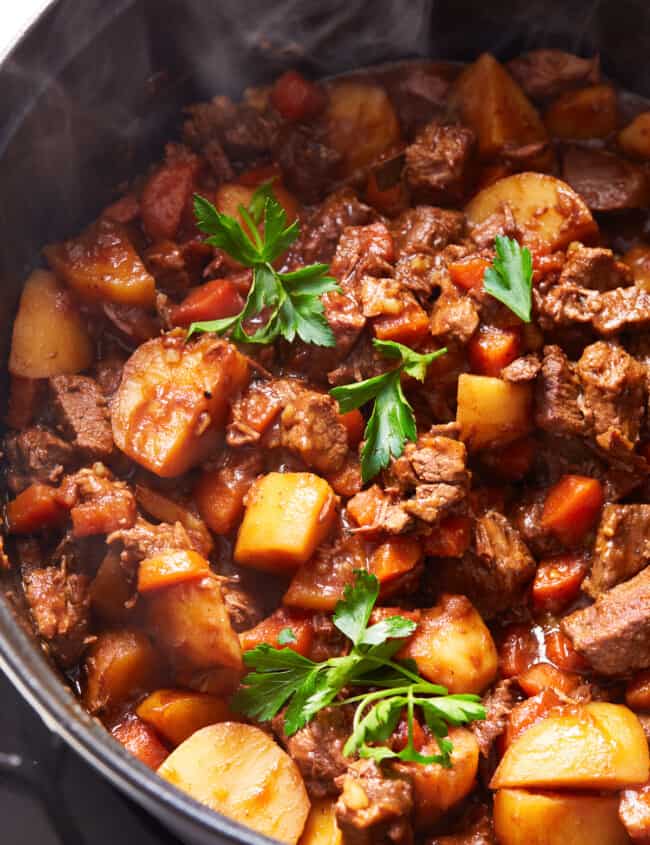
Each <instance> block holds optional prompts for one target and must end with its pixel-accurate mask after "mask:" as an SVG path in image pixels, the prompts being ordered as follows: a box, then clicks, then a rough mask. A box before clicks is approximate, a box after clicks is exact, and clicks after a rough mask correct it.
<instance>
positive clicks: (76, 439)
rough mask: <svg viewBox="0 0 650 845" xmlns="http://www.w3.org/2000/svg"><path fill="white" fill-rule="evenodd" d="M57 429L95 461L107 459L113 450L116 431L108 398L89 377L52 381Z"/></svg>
mask: <svg viewBox="0 0 650 845" xmlns="http://www.w3.org/2000/svg"><path fill="white" fill-rule="evenodd" d="M50 390H51V392H52V403H53V409H54V413H55V415H56V421H57V427H58V428H59V429H60V430H61V432H62V433H63V436H64V437H66V438H67V439H68V440H72V441H73V443H74V445H75V446H76V447H77V448H79V449H81V450H82V451H83V452H84V455H85V456H86V457H88V458H90V459H93V460H106V459H107V458H109V457H110V455H111V452H112V451H113V432H112V429H111V423H110V417H109V413H108V408H107V406H106V399H105V397H104V394H103V393H102V391H101V389H100V387H99V385H98V384H97V382H96V381H95V380H94V379H91V378H89V377H88V376H55V377H54V378H51V379H50Z"/></svg>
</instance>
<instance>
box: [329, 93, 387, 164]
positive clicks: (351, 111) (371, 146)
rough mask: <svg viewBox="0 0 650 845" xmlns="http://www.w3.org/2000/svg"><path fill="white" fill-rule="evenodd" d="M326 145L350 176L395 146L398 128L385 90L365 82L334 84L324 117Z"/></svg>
mask: <svg viewBox="0 0 650 845" xmlns="http://www.w3.org/2000/svg"><path fill="white" fill-rule="evenodd" d="M325 120H326V122H327V125H328V127H329V129H328V142H329V144H330V145H331V146H332V147H334V149H335V150H337V151H338V152H339V153H340V154H341V155H342V156H343V171H344V173H345V174H350V173H352V172H353V171H354V170H356V169H357V168H359V167H363V166H364V165H367V164H370V163H371V162H373V161H374V160H375V159H377V158H379V156H380V155H381V154H382V153H383V152H385V151H386V150H388V149H389V148H390V147H392V146H393V145H394V144H396V143H398V141H399V140H400V128H399V122H398V120H397V115H396V114H395V109H394V108H393V106H392V105H391V102H390V100H389V99H388V95H387V94H386V91H385V90H384V89H383V88H382V87H381V86H379V85H373V84H371V83H367V82H351V81H342V82H335V83H334V84H333V85H331V86H330V88H329V102H328V105H327V110H326V114H325Z"/></svg>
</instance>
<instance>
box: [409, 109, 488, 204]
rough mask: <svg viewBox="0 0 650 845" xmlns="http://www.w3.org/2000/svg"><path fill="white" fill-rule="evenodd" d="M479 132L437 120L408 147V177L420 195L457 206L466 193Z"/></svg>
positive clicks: (434, 201) (432, 200)
mask: <svg viewBox="0 0 650 845" xmlns="http://www.w3.org/2000/svg"><path fill="white" fill-rule="evenodd" d="M475 141H476V138H475V135H474V133H473V131H472V130H471V129H468V128H467V127H465V126H444V125H441V124H439V123H436V122H435V121H434V122H432V123H429V124H428V126H425V128H424V129H423V130H422V131H421V132H420V133H419V134H418V136H417V137H416V139H415V141H414V142H413V143H412V144H410V145H409V146H408V147H407V148H406V166H405V168H404V176H405V178H406V182H407V184H408V186H409V187H410V188H411V190H412V191H413V192H414V194H415V195H416V197H418V198H420V199H424V200H428V201H429V202H433V203H440V204H442V205H445V204H446V205H453V204H454V203H457V202H460V201H461V200H462V199H463V197H464V196H465V194H466V192H467V189H468V185H469V182H470V178H471V168H472V157H473V153H474V146H475Z"/></svg>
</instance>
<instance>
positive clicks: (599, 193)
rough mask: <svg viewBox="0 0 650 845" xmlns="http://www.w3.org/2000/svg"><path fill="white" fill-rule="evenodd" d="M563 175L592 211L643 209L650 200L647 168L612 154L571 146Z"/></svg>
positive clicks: (564, 161) (566, 156)
mask: <svg viewBox="0 0 650 845" xmlns="http://www.w3.org/2000/svg"><path fill="white" fill-rule="evenodd" d="M562 175H563V178H564V179H565V181H566V182H568V183H569V185H571V187H572V188H573V189H574V191H577V192H578V193H579V194H580V196H581V197H582V198H583V200H584V201H585V202H586V203H587V205H588V206H589V208H590V209H591V210H592V211H618V210H621V209H624V208H643V206H645V205H647V203H648V199H650V184H649V182H648V177H647V175H646V172H645V170H643V168H642V167H640V166H639V165H637V164H633V163H632V162H631V161H627V160H626V159H622V158H619V156H616V155H613V154H612V153H606V152H602V151H601V150H594V149H584V148H582V147H571V148H570V149H568V150H567V151H566V152H565V154H564V158H563V161H562Z"/></svg>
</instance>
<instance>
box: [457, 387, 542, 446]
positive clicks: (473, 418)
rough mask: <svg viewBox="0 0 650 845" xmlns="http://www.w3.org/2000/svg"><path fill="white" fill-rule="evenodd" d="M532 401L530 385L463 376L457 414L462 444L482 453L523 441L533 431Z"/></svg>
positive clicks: (459, 388) (459, 389)
mask: <svg viewBox="0 0 650 845" xmlns="http://www.w3.org/2000/svg"><path fill="white" fill-rule="evenodd" d="M532 399H533V397H532V391H531V387H530V385H528V384H512V383H511V382H507V381H503V380H502V379H498V378H493V377H491V376H475V375H471V374H469V373H462V374H461V376H460V377H459V379H458V407H457V410H456V422H457V423H458V425H459V426H460V437H461V440H463V441H464V443H465V444H466V446H467V448H468V449H469V450H470V451H471V452H478V451H479V450H480V449H486V448H488V447H492V446H499V445H502V444H504V443H509V442H510V441H511V440H516V439H517V438H519V437H522V436H523V435H524V434H527V433H528V432H529V431H530V430H531V428H532V423H533V418H532Z"/></svg>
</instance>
